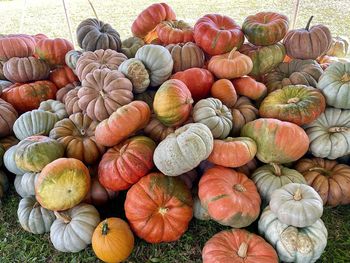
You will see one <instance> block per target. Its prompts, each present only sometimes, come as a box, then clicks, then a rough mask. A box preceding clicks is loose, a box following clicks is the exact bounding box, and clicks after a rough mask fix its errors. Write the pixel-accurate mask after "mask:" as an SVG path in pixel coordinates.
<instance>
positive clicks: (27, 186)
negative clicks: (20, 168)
mask: <svg viewBox="0 0 350 263" xmlns="http://www.w3.org/2000/svg"><path fill="white" fill-rule="evenodd" d="M38 176H39V173H32V172H27V173H25V174H23V175H21V174H18V175H16V178H15V181H14V185H15V189H16V192H17V193H18V194H19V195H20V196H21V197H27V196H33V195H35V182H36V180H37V179H38Z"/></svg>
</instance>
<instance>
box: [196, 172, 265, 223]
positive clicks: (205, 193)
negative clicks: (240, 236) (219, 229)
mask: <svg viewBox="0 0 350 263" xmlns="http://www.w3.org/2000/svg"><path fill="white" fill-rule="evenodd" d="M198 196H199V199H200V200H201V204H202V205H203V207H204V208H205V209H207V210H208V213H209V215H210V217H211V218H212V219H213V220H215V221H217V222H218V223H220V224H222V225H225V226H231V227H234V228H241V227H246V226H249V225H250V224H251V223H252V222H254V221H255V220H256V219H257V218H258V216H259V213H260V204H261V200H260V195H259V193H258V190H257V189H256V186H255V184H254V182H253V181H252V180H250V179H248V177H247V176H246V175H244V174H242V173H238V172H236V171H235V170H233V169H230V168H225V167H221V166H214V167H213V168H210V169H208V170H207V171H205V172H204V174H203V176H202V178H201V179H200V181H199V184H198Z"/></svg>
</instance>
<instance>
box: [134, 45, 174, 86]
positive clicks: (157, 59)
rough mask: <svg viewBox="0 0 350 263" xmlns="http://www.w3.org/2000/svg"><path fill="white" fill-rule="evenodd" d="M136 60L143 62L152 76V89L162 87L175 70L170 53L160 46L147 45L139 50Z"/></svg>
mask: <svg viewBox="0 0 350 263" xmlns="http://www.w3.org/2000/svg"><path fill="white" fill-rule="evenodd" d="M135 58H137V59H139V60H141V62H142V63H143V64H144V65H145V67H146V69H147V70H148V73H149V75H150V81H151V87H156V86H159V85H161V84H162V83H163V82H164V81H166V80H167V79H168V78H169V77H170V75H171V72H172V70H173V64H174V62H173V59H172V57H171V55H170V52H169V51H168V50H167V49H166V48H165V47H162V46H159V45H152V44H151V45H145V46H143V47H141V48H140V49H139V50H137V52H136V54H135Z"/></svg>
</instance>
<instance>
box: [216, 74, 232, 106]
mask: <svg viewBox="0 0 350 263" xmlns="http://www.w3.org/2000/svg"><path fill="white" fill-rule="evenodd" d="M210 93H211V96H212V97H214V98H217V99H219V100H221V101H222V102H223V103H224V104H225V105H226V106H227V107H229V108H231V107H233V106H234V105H235V104H236V102H237V93H236V90H235V87H234V86H233V84H232V83H231V81H229V80H228V79H219V80H217V81H215V82H214V84H213V86H211V90H210Z"/></svg>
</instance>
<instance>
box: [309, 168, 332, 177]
mask: <svg viewBox="0 0 350 263" xmlns="http://www.w3.org/2000/svg"><path fill="white" fill-rule="evenodd" d="M309 172H318V173H321V174H323V175H327V176H330V175H331V174H332V173H331V172H330V171H328V170H326V169H324V168H322V167H312V168H310V169H309Z"/></svg>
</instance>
